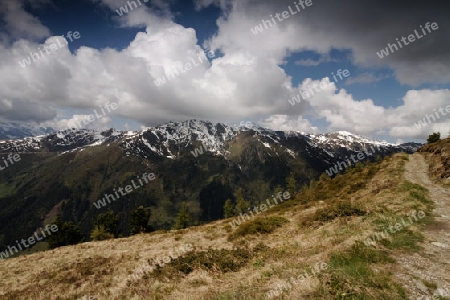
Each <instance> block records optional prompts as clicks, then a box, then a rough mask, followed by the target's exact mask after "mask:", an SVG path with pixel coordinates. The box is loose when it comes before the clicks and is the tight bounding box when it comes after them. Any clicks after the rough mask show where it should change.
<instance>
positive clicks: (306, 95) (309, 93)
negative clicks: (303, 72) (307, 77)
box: [288, 69, 350, 106]
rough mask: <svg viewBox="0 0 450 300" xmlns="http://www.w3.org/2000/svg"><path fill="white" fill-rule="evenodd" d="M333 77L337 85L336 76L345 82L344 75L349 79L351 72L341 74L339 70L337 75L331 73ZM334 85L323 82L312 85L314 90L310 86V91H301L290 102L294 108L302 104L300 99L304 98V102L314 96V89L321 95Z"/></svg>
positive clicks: (345, 71) (346, 71)
mask: <svg viewBox="0 0 450 300" xmlns="http://www.w3.org/2000/svg"><path fill="white" fill-rule="evenodd" d="M331 75H333V78H334V82H335V83H337V82H338V81H339V80H338V79H336V75H337V76H339V78H340V79H341V80H343V78H342V75H344V77H345V78H347V77H349V76H350V71H349V70H347V69H345V70H344V71H342V72H341V69H339V70H337V72H336V75H334V72H331ZM332 84H333V82H331V81H330V82H329V83H328V84H327V83H326V82H325V81H323V80H322V81H321V82H320V83H319V84H317V83H314V84H313V85H312V88H311V85H308V89H307V90H306V91H300V92H299V93H298V94H297V95H295V96H294V97H292V99H288V101H289V103H290V104H291V105H292V106H294V105H295V104H296V103H300V102H302V99H300V97H301V98H303V100H306V99H308V98H309V97H312V96H314V91H313V89H314V90H315V91H316V93H319V92H321V91H323V90H325V89H326V88H327V87H329V86H330V85H332Z"/></svg>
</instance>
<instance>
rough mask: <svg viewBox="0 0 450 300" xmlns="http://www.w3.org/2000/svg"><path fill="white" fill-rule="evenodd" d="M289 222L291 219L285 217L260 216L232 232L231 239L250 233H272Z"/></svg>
mask: <svg viewBox="0 0 450 300" xmlns="http://www.w3.org/2000/svg"><path fill="white" fill-rule="evenodd" d="M287 222H289V221H288V220H286V219H285V218H283V217H258V218H255V219H254V220H250V221H248V222H245V223H243V224H241V225H240V226H239V227H238V228H237V229H236V231H235V232H233V233H232V234H230V236H229V239H231V240H232V239H235V238H237V237H241V236H246V235H249V234H259V233H261V234H265V233H272V232H273V231H274V230H275V229H277V228H278V227H281V226H283V224H284V223H287Z"/></svg>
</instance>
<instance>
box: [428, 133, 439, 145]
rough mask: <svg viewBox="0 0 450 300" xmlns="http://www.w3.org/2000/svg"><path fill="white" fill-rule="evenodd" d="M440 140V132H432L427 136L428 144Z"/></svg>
mask: <svg viewBox="0 0 450 300" xmlns="http://www.w3.org/2000/svg"><path fill="white" fill-rule="evenodd" d="M440 140H441V133H440V132H433V134H430V135H429V136H428V139H427V142H428V144H431V143H436V142H437V141H440Z"/></svg>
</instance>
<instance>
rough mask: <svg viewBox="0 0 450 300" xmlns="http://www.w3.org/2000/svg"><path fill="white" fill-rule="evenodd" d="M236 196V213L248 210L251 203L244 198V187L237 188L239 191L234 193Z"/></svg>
mask: <svg viewBox="0 0 450 300" xmlns="http://www.w3.org/2000/svg"><path fill="white" fill-rule="evenodd" d="M234 197H235V198H236V209H235V214H236V215H238V214H240V213H246V212H248V208H249V207H250V203H248V202H247V201H245V200H244V196H243V195H242V188H238V189H237V191H236V192H235V193H234Z"/></svg>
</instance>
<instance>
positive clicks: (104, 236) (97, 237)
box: [91, 225, 114, 241]
mask: <svg viewBox="0 0 450 300" xmlns="http://www.w3.org/2000/svg"><path fill="white" fill-rule="evenodd" d="M113 238H114V234H112V233H110V232H108V231H107V230H106V229H105V227H104V226H103V225H100V226H97V225H96V226H95V228H94V230H92V232H91V240H93V241H103V240H109V239H113Z"/></svg>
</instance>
